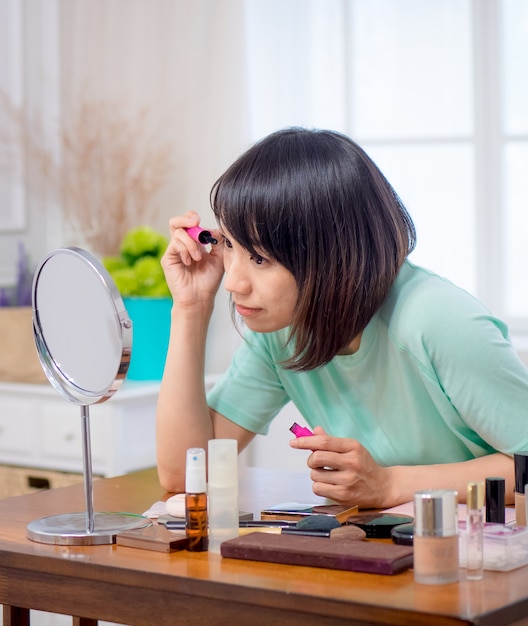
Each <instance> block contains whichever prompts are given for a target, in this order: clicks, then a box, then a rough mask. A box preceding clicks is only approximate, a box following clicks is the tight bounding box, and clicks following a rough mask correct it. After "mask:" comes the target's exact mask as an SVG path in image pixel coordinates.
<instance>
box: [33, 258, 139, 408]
mask: <svg viewBox="0 0 528 626" xmlns="http://www.w3.org/2000/svg"><path fill="white" fill-rule="evenodd" d="M57 255H67V256H71V257H72V259H73V258H75V259H77V260H80V261H81V262H83V263H85V264H86V265H87V266H88V267H89V268H90V269H91V270H92V271H93V273H94V276H96V277H97V278H98V279H99V281H100V283H101V286H102V287H103V288H104V289H106V292H107V294H108V298H109V301H110V302H111V305H112V306H113V308H114V312H115V316H116V322H117V326H118V328H119V329H120V333H121V342H122V352H121V359H120V363H119V367H118V368H117V371H116V375H115V378H114V380H112V381H109V382H108V385H107V386H106V387H104V388H102V389H97V390H92V389H86V388H83V387H81V386H79V385H78V384H77V383H76V382H75V381H74V380H72V379H71V377H70V376H69V375H68V373H67V372H63V371H62V370H61V369H60V367H59V366H58V365H57V363H56V362H55V360H54V359H53V355H52V352H51V350H50V348H49V346H48V345H47V343H46V339H45V335H44V330H43V328H42V323H41V319H40V312H39V294H38V287H39V282H40V279H41V276H42V274H43V272H44V271H45V270H46V266H47V264H48V263H49V262H50V261H51V260H52V259H54V258H55V257H57ZM32 299H33V332H34V336H35V344H36V347H37V353H38V355H39V359H40V363H41V365H42V368H43V370H44V373H45V374H46V377H47V378H48V380H49V382H50V383H51V385H52V386H53V387H54V388H55V389H56V390H57V391H58V392H59V393H60V394H61V395H62V396H64V397H65V398H66V399H67V400H69V401H70V402H73V403H75V404H79V405H87V404H96V403H99V402H104V401H105V400H108V399H109V398H110V397H111V396H113V395H114V393H115V392H116V391H117V390H118V389H119V387H120V386H121V384H122V382H123V381H124V379H125V377H126V374H127V371H128V366H129V364H130V357H131V353H132V322H131V320H130V318H129V316H128V313H127V311H126V309H125V305H124V303H123V299H122V298H121V294H120V293H119V291H118V290H117V287H116V286H115V283H114V281H113V280H112V277H111V276H110V274H109V273H108V272H107V270H106V268H105V267H104V266H103V265H102V264H101V263H100V262H99V261H98V260H97V259H96V258H95V257H93V256H92V255H91V254H89V253H88V252H86V250H82V249H81V248H76V247H69V248H59V249H58V250H55V251H54V252H51V253H50V254H49V255H48V256H47V257H46V258H45V259H44V260H43V261H42V263H41V264H40V266H39V267H38V268H37V270H36V271H35V274H34V277H33V285H32Z"/></svg>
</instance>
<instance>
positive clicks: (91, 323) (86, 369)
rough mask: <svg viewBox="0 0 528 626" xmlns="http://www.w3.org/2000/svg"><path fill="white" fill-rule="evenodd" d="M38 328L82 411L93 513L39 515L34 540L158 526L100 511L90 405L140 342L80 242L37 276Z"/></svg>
mask: <svg viewBox="0 0 528 626" xmlns="http://www.w3.org/2000/svg"><path fill="white" fill-rule="evenodd" d="M33 330H34V335H35V343H36V347H37V352H38V355H39V359H40V362H41V365H42V367H43V369H44V372H45V374H46V376H47V378H48V380H49V382H50V383H51V384H52V386H53V387H54V388H55V389H56V390H57V391H58V392H59V393H60V394H61V395H62V396H63V397H64V398H65V399H66V400H68V401H69V402H72V403H74V404H77V405H78V406H80V409H81V422H82V442H83V475H84V493H85V499H86V511H85V512H81V513H65V514H60V515H51V516H48V517H43V518H40V519H37V520H33V521H32V522H30V523H29V524H28V525H27V537H28V539H31V540H32V541H37V542H40V543H49V544H56V545H66V546H87V545H100V544H108V543H114V541H115V536H116V535H117V534H118V533H119V532H123V531H126V530H132V529H139V528H145V527H147V526H150V525H151V521H150V520H149V519H148V518H147V517H144V516H143V515H139V514H136V513H123V512H119V513H116V512H109V513H94V505H93V481H92V478H93V476H92V451H91V441H90V407H89V405H91V404H96V403H99V402H104V401H106V400H108V399H109V398H110V397H111V396H112V395H113V394H114V393H115V392H116V390H117V389H118V388H119V386H120V385H121V382H122V381H123V379H124V378H125V376H126V373H127V370H128V365H129V363H130V354H131V346H132V323H131V321H130V319H129V318H128V315H127V313H126V310H125V307H124V304H123V300H122V298H121V296H120V295H119V292H118V291H117V288H116V286H115V284H114V283H113V281H112V278H111V277H110V275H109V274H108V272H107V271H106V269H105V268H104V267H103V265H102V264H101V263H100V262H99V261H98V260H97V259H95V258H94V257H93V256H92V255H90V254H89V253H88V252H86V251H85V250H82V249H80V248H61V249H59V250H56V251H54V252H52V253H51V254H50V255H48V257H47V258H46V259H44V261H43V262H42V264H41V265H40V267H39V268H37V271H36V272H35V276H34V279H33Z"/></svg>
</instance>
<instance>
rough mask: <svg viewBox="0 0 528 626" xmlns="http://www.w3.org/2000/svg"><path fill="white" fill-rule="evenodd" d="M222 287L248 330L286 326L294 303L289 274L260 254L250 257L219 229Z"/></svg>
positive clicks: (268, 330)
mask: <svg viewBox="0 0 528 626" xmlns="http://www.w3.org/2000/svg"><path fill="white" fill-rule="evenodd" d="M223 233H224V237H225V245H224V268H225V278H224V286H225V288H226V289H227V291H229V293H230V294H231V296H232V299H233V302H234V304H235V308H236V310H237V312H238V314H239V315H240V316H241V317H242V318H243V319H244V322H245V324H246V326H247V327H248V328H250V329H251V330H253V331H255V332H258V333H269V332H273V331H275V330H280V329H281V328H285V327H286V326H289V325H290V324H291V321H292V317H293V311H294V309H295V305H296V303H297V295H298V289H297V284H296V282H295V279H294V277H293V274H291V272H289V271H288V270H287V269H286V268H285V267H284V266H283V265H281V264H280V263H277V262H276V261H274V260H270V259H268V258H267V257H266V256H265V254H264V253H262V255H258V256H253V255H252V254H251V253H250V252H248V251H247V250H246V249H245V248H243V247H242V246H240V245H239V244H238V243H237V242H236V241H235V240H234V239H232V238H231V236H230V234H229V232H228V231H227V230H226V229H225V228H224V229H223Z"/></svg>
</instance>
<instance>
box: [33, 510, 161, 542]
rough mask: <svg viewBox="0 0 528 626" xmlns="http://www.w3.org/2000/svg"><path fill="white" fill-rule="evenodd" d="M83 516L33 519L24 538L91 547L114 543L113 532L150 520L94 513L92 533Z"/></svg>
mask: <svg viewBox="0 0 528 626" xmlns="http://www.w3.org/2000/svg"><path fill="white" fill-rule="evenodd" d="M87 520H88V518H87V514H86V513H65V514H62V515H51V516H49V517H42V518H40V519H37V520H33V521H32V522H30V523H29V524H28V525H27V538H28V539H31V541H36V542H38V543H49V544H54V545H59V546H94V545H103V544H109V543H115V536H116V535H117V533H120V532H123V531H126V530H134V529H137V528H145V527H146V526H150V525H151V523H152V522H151V521H150V520H149V519H148V518H147V517H144V516H143V515H136V514H133V513H94V516H93V523H94V524H93V526H94V528H93V530H92V531H89V530H88V523H87Z"/></svg>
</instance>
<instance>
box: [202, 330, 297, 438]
mask: <svg viewBox="0 0 528 626" xmlns="http://www.w3.org/2000/svg"><path fill="white" fill-rule="evenodd" d="M277 367H278V366H276V365H275V362H274V359H273V357H272V340H271V336H269V335H265V334H256V333H252V332H249V331H248V332H247V333H246V335H245V337H244V341H243V342H242V344H241V345H240V347H239V348H238V349H237V351H236V352H235V354H234V356H233V359H232V361H231V364H230V366H229V368H228V369H227V371H226V372H225V373H224V374H223V375H222V376H221V377H220V378H219V380H218V381H217V382H216V384H215V385H214V387H213V388H212V389H211V390H210V391H209V393H208V394H207V402H208V405H209V406H210V407H211V408H212V409H214V410H215V411H217V412H218V413H220V414H221V415H223V416H224V417H226V418H227V419H229V420H231V421H232V422H234V423H236V424H238V425H239V426H242V427H243V428H245V429H246V430H249V431H251V432H254V433H257V434H262V435H264V434H267V432H268V430H269V425H270V423H271V421H272V420H273V418H274V417H275V416H276V415H277V413H278V412H279V411H280V410H281V408H282V407H283V406H284V405H285V404H286V403H287V402H288V400H289V398H288V395H287V393H286V391H285V390H284V388H283V386H282V383H281V381H280V376H279V375H278V372H277Z"/></svg>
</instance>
